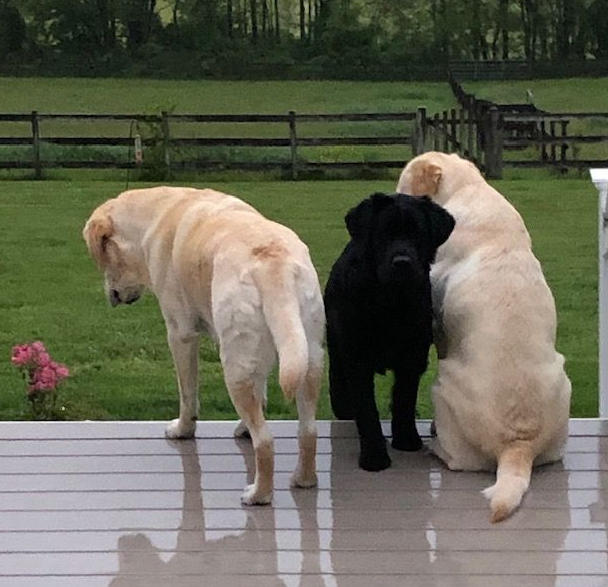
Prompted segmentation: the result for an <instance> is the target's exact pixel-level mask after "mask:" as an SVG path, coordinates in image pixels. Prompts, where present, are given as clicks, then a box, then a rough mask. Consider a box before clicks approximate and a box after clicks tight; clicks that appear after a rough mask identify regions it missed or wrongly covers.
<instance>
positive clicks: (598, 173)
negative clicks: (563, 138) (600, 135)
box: [590, 169, 608, 418]
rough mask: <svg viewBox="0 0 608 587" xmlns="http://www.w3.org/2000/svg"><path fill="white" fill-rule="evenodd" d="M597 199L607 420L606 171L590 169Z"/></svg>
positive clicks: (604, 412) (606, 414)
mask: <svg viewBox="0 0 608 587" xmlns="http://www.w3.org/2000/svg"><path fill="white" fill-rule="evenodd" d="M590 172H591V180H592V181H593V183H594V184H595V187H596V188H597V190H598V192H599V198H598V210H599V211H598V244H599V251H598V262H599V278H598V297H599V312H598V319H599V323H600V324H599V337H600V340H599V346H600V349H599V387H600V389H599V394H600V397H599V404H600V418H608V169H591V170H590Z"/></svg>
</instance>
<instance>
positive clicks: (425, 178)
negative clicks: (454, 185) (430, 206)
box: [411, 161, 442, 196]
mask: <svg viewBox="0 0 608 587" xmlns="http://www.w3.org/2000/svg"><path fill="white" fill-rule="evenodd" d="M412 175H413V177H412V188H411V193H412V195H414V196H434V195H435V194H436V193H437V190H439V182H440V181H441V175H442V172H441V167H439V165H437V164H435V163H431V162H430V161H420V162H418V164H417V165H416V167H415V168H414V170H413V174H412Z"/></svg>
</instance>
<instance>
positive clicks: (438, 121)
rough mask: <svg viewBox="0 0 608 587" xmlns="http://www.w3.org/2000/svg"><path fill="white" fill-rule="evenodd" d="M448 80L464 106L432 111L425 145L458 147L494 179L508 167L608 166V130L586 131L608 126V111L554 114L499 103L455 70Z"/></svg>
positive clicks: (456, 149)
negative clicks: (469, 87) (468, 88)
mask: <svg viewBox="0 0 608 587" xmlns="http://www.w3.org/2000/svg"><path fill="white" fill-rule="evenodd" d="M449 82H450V86H451V87H452V91H453V93H454V96H455V98H456V99H457V101H458V103H459V104H460V108H459V109H452V110H449V111H444V112H443V113H441V114H435V115H434V117H433V119H432V124H431V128H430V132H431V135H430V137H429V138H427V139H426V147H427V148H429V145H430V147H431V148H435V149H437V148H439V149H440V150H442V151H445V152H457V153H459V154H461V155H463V156H465V157H467V158H469V159H471V160H472V161H474V162H475V163H476V164H477V165H479V167H481V168H482V169H483V170H484V171H485V172H486V175H488V177H493V178H499V177H501V176H502V170H503V167H505V166H509V167H554V168H557V169H561V170H565V169H567V168H570V167H574V168H583V167H584V168H587V167H604V166H608V132H606V133H597V134H589V133H588V131H589V129H595V128H600V129H601V128H605V129H607V131H608V112H563V113H555V112H546V111H543V110H540V109H538V108H536V106H534V104H532V103H518V104H496V103H494V102H491V101H489V100H482V99H478V98H477V97H475V96H474V95H473V94H470V93H467V92H465V91H464V89H463V88H462V86H461V85H460V84H459V83H458V82H457V81H456V80H455V79H454V77H453V76H452V75H450V79H449ZM573 129H574V130H573ZM589 145H595V146H597V147H599V148H596V149H594V150H591V149H589V148H588V147H589ZM518 153H520V156H519V158H518V156H517V154H518Z"/></svg>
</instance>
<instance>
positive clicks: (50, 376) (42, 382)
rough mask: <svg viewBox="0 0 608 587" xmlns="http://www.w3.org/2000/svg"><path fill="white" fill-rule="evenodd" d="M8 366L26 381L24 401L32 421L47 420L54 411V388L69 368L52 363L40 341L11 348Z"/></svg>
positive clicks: (68, 372) (55, 393) (55, 396)
mask: <svg viewBox="0 0 608 587" xmlns="http://www.w3.org/2000/svg"><path fill="white" fill-rule="evenodd" d="M11 363H13V365H15V367H17V368H18V369H19V370H20V371H21V373H22V374H23V378H24V379H25V381H26V384H27V390H26V393H27V398H28V399H29V400H30V402H31V406H32V412H33V415H34V418H35V419H37V420H40V419H44V418H47V419H49V418H50V417H51V416H52V413H53V412H54V409H55V401H56V398H57V386H58V385H59V383H61V381H63V380H64V379H65V378H66V377H68V376H69V374H70V371H69V369H68V368H67V367H66V366H65V365H62V364H61V363H57V362H55V361H53V360H52V359H51V355H49V353H48V351H47V350H46V348H45V346H44V344H42V343H41V342H40V341H36V342H32V343H27V344H20V345H17V346H14V347H13V350H12V354H11ZM49 403H50V410H49Z"/></svg>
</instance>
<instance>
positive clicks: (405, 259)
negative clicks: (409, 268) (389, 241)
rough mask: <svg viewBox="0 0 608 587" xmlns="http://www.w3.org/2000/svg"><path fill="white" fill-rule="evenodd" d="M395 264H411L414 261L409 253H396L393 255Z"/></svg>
mask: <svg viewBox="0 0 608 587" xmlns="http://www.w3.org/2000/svg"><path fill="white" fill-rule="evenodd" d="M392 262H393V265H397V266H399V265H401V266H403V265H410V264H411V262H412V258H411V257H410V256H409V255H395V256H394V257H393V261H392Z"/></svg>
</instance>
